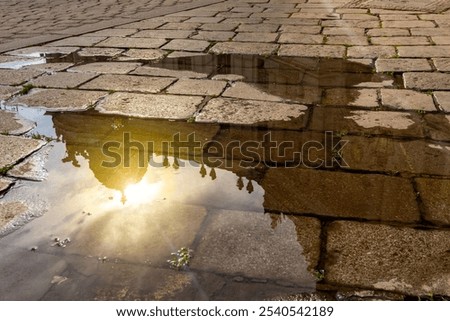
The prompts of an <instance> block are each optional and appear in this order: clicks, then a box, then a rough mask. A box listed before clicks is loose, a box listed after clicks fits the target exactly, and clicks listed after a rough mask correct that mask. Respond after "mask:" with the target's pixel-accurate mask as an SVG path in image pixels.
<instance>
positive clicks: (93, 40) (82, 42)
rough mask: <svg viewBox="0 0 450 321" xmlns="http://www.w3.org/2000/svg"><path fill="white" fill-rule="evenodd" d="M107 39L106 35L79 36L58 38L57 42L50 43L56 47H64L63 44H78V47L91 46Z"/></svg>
mask: <svg viewBox="0 0 450 321" xmlns="http://www.w3.org/2000/svg"><path fill="white" fill-rule="evenodd" d="M105 39H106V36H89V37H87V36H78V37H69V38H66V39H63V40H58V41H55V42H51V43H49V45H50V46H55V47H60V46H61V47H63V46H77V47H90V46H93V45H95V44H97V43H99V42H100V41H103V40H105Z"/></svg>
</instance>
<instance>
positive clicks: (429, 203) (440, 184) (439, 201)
mask: <svg viewBox="0 0 450 321" xmlns="http://www.w3.org/2000/svg"><path fill="white" fill-rule="evenodd" d="M415 181H416V186H417V190H418V192H419V193H420V199H421V200H422V202H423V207H424V209H425V219H426V220H427V221H430V222H433V223H435V224H442V225H450V201H449V198H448V195H450V180H445V179H432V178H417V179H416V180H415Z"/></svg>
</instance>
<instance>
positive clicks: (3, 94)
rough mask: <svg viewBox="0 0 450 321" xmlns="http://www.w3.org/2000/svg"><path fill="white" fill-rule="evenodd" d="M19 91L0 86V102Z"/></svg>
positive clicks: (15, 88)
mask: <svg viewBox="0 0 450 321" xmlns="http://www.w3.org/2000/svg"><path fill="white" fill-rule="evenodd" d="M20 90H21V88H20V87H14V86H0V101H2V100H7V99H9V98H11V97H12V96H14V95H15V94H17V93H18V92H19V91H20Z"/></svg>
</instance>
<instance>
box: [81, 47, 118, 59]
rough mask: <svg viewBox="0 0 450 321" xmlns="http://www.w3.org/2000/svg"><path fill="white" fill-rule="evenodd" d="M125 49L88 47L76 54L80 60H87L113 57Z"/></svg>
mask: <svg viewBox="0 0 450 321" xmlns="http://www.w3.org/2000/svg"><path fill="white" fill-rule="evenodd" d="M124 51H125V49H120V48H97V47H92V48H90V47H88V48H83V49H81V50H80V51H78V52H77V55H78V56H80V57H81V58H89V57H95V58H97V57H115V56H118V55H120V54H121V53H123V52H124Z"/></svg>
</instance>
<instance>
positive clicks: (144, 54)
mask: <svg viewBox="0 0 450 321" xmlns="http://www.w3.org/2000/svg"><path fill="white" fill-rule="evenodd" d="M166 54H167V52H165V51H162V50H159V49H130V50H127V51H125V52H124V53H122V54H121V55H120V56H119V57H117V58H116V60H117V61H149V60H150V61H151V60H160V59H162V58H164V57H165V56H166Z"/></svg>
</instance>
